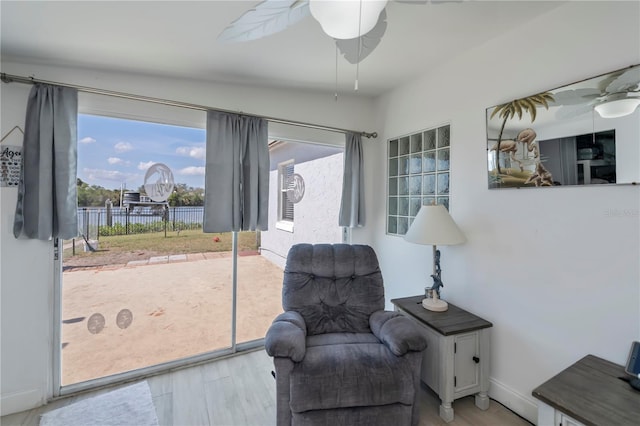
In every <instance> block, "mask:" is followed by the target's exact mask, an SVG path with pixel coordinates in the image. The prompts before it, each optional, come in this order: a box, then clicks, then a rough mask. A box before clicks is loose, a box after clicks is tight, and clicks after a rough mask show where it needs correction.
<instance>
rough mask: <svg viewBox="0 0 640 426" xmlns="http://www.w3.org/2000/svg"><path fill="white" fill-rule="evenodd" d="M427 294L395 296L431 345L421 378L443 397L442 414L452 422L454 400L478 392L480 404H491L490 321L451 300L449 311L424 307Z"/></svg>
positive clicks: (401, 307)
mask: <svg viewBox="0 0 640 426" xmlns="http://www.w3.org/2000/svg"><path fill="white" fill-rule="evenodd" d="M422 299H424V296H414V297H404V298H402V299H393V300H391V303H393V304H394V305H395V308H396V310H397V311H399V312H401V313H403V314H404V315H406V316H407V317H409V318H411V319H413V320H415V321H416V322H417V323H418V324H419V325H420V328H421V329H422V330H423V331H424V335H425V337H426V338H427V341H428V346H427V349H425V351H424V357H423V359H422V371H421V374H420V378H421V379H422V381H423V382H425V383H426V384H427V386H429V387H430V388H431V389H432V390H433V391H434V392H435V393H437V394H438V396H439V397H440V401H441V405H440V417H441V418H442V419H443V420H444V421H446V422H450V421H452V420H453V417H454V413H453V408H452V406H451V403H452V402H453V401H454V400H456V399H458V398H462V397H463V396H468V395H473V394H475V402H476V406H477V407H478V408H480V409H482V410H486V409H487V408H489V397H488V395H487V392H488V391H489V357H490V355H489V353H490V352H489V329H490V328H491V327H492V326H493V324H491V323H490V322H489V321H485V320H484V319H482V318H480V317H478V316H476V315H474V314H472V313H470V312H467V311H465V310H464V309H461V308H459V307H457V306H455V305H452V304H451V303H449V309H448V310H447V311H445V312H432V311H428V310H426V309H424V308H423V307H422Z"/></svg>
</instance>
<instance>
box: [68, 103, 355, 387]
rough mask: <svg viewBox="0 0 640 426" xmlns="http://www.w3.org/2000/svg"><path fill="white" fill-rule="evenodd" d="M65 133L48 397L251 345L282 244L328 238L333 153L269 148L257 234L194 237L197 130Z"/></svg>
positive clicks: (100, 123)
mask: <svg viewBox="0 0 640 426" xmlns="http://www.w3.org/2000/svg"><path fill="white" fill-rule="evenodd" d="M198 113H202V114H204V112H201V111H200V112H198ZM196 121H197V120H196ZM201 121H202V122H203V123H204V118H202V120H201ZM78 130H79V145H78V179H77V185H78V216H79V230H78V232H79V237H78V238H76V239H75V240H69V241H64V242H61V252H62V272H61V274H60V276H61V280H60V283H59V286H58V295H59V299H60V307H59V314H58V316H59V333H58V336H59V339H58V340H59V344H60V346H59V351H60V352H59V360H60V363H59V364H60V369H59V372H58V373H59V374H58V376H57V377H58V378H57V380H56V382H57V383H58V384H59V385H60V389H59V390H58V392H57V393H58V394H65V393H70V392H73V391H77V390H80V389H85V388H90V387H93V386H97V385H103V384H106V383H111V382H116V381H120V380H123V379H128V378H132V377H136V376H138V375H141V374H148V373H152V372H156V371H161V370H164V369H167V368H170V367H174V366H179V365H184V364H187V363H191V362H195V361H200V360H205V359H209V358H213V357H216V356H221V355H228V354H231V353H234V352H235V351H238V350H243V349H248V348H252V347H256V346H260V345H261V344H262V340H261V339H262V338H263V337H264V335H265V333H266V330H267V329H268V327H269V325H270V324H271V322H272V321H273V319H274V318H275V316H277V315H278V314H279V313H280V312H282V305H281V300H282V299H281V289H282V278H283V270H284V264H285V258H286V255H287V252H288V249H289V248H290V247H291V245H293V244H296V243H301V242H306V243H320V242H322V243H335V242H340V241H342V229H341V228H340V227H338V211H339V208H340V193H341V186H342V167H343V165H342V162H343V148H342V147H335V146H324V145H314V144H308V143H298V142H284V141H280V140H272V141H271V142H270V144H269V152H270V158H271V171H270V204H269V218H270V219H269V230H268V231H262V232H260V231H247V232H239V233H236V234H234V233H231V232H228V233H220V234H205V233H203V232H202V218H203V207H202V204H203V197H204V190H205V189H204V158H205V142H204V141H205V130H204V129H203V128H198V127H187V126H177V125H167V124H162V123H155V122H148V121H139V120H128V119H119V118H114V117H102V116H96V115H88V114H84V115H80V116H79V129H78ZM169 181H171V182H169ZM158 193H161V194H164V195H163V196H160V197H158Z"/></svg>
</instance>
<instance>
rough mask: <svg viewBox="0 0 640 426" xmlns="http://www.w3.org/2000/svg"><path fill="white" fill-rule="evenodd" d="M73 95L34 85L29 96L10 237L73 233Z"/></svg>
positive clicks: (75, 222) (65, 89) (68, 90)
mask: <svg viewBox="0 0 640 426" xmlns="http://www.w3.org/2000/svg"><path fill="white" fill-rule="evenodd" d="M77 120H78V92H77V90H76V89H72V88H68V87H59V86H52V85H48V84H36V85H34V86H33V88H32V89H31V92H30V93H29V100H28V102H27V114H26V120H25V121H26V122H25V131H24V143H23V148H22V173H21V177H20V184H19V186H18V203H17V205H16V214H15V218H14V223H13V235H14V236H15V237H16V238H18V237H19V236H20V235H22V234H24V235H25V236H26V237H28V238H33V239H36V238H37V239H39V240H50V239H52V238H55V237H58V238H62V239H70V238H74V237H75V236H77V234H78V213H77V212H78V210H77V208H78V199H77V192H76V168H77V163H76V160H77V151H76V147H77V137H78V135H77V133H78V131H77Z"/></svg>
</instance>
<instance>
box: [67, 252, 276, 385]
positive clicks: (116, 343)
mask: <svg viewBox="0 0 640 426" xmlns="http://www.w3.org/2000/svg"><path fill="white" fill-rule="evenodd" d="M231 273H232V259H231V257H222V256H220V255H219V254H211V255H210V256H207V254H206V253H205V254H202V255H195V256H194V255H189V257H188V259H187V260H185V259H184V258H181V259H176V260H175V261H171V260H169V259H167V261H166V262H158V263H148V264H143V265H136V266H131V264H130V266H123V265H119V266H115V267H111V268H108V267H105V268H87V269H83V270H74V271H71V272H65V273H64V274H63V306H62V319H63V325H62V342H63V343H62V346H63V349H62V384H63V385H68V384H72V383H77V382H81V381H85V380H89V379H94V378H98V377H103V376H107V375H111V374H115V373H120V372H124V371H129V370H133V369H137V368H140V367H145V366H149V365H154V364H158V363H162V362H166V361H171V360H175V359H179V358H183V357H187V356H190V355H196V354H200V353H203V352H208V351H212V350H215V349H221V348H226V347H229V346H231V297H232V293H231V291H232V289H231ZM282 276H283V273H282V270H281V269H280V268H278V267H277V266H275V265H274V264H273V263H271V262H269V261H268V260H266V259H265V258H263V257H262V256H260V255H254V256H242V257H238V295H237V297H238V304H237V306H238V308H237V318H238V320H237V342H238V343H240V342H246V341H250V340H254V339H259V338H262V337H264V335H265V332H266V330H267V328H268V327H269V325H270V324H271V322H272V321H273V318H274V317H275V316H276V315H278V314H279V313H280V312H282V303H281V301H282V298H281V294H282V293H281V291H282Z"/></svg>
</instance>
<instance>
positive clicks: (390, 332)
mask: <svg viewBox="0 0 640 426" xmlns="http://www.w3.org/2000/svg"><path fill="white" fill-rule="evenodd" d="M369 326H370V327H371V331H372V332H373V334H374V335H375V336H376V337H377V338H378V339H379V340H380V341H381V342H382V343H384V344H385V345H386V346H387V347H388V348H389V350H391V352H393V353H394V354H395V355H397V356H402V355H404V354H406V353H407V352H409V351H415V352H420V351H422V350H424V348H426V347H427V339H426V337H425V336H424V335H423V334H422V331H421V330H420V328H419V327H418V325H417V324H415V323H414V322H413V321H411V320H410V319H409V318H407V317H405V316H403V315H402V314H401V313H399V312H391V311H376V312H374V313H373V314H372V315H371V316H370V317H369Z"/></svg>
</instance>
